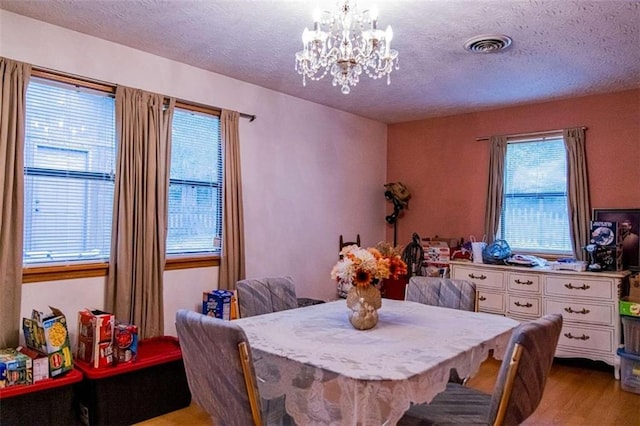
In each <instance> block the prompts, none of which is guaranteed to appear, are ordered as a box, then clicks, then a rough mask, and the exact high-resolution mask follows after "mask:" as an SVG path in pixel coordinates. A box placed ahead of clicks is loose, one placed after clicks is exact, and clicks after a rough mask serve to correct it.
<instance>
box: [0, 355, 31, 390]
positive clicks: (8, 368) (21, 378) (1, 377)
mask: <svg viewBox="0 0 640 426" xmlns="http://www.w3.org/2000/svg"><path fill="white" fill-rule="evenodd" d="M31 383H33V367H32V362H31V358H29V357H28V356H26V355H24V354H21V353H20V352H18V351H17V350H15V349H0V388H6V387H9V386H15V385H30V384H31Z"/></svg>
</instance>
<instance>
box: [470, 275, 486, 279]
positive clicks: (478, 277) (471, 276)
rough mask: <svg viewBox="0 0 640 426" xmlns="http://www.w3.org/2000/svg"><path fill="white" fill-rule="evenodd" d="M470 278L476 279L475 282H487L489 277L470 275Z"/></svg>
mask: <svg viewBox="0 0 640 426" xmlns="http://www.w3.org/2000/svg"><path fill="white" fill-rule="evenodd" d="M469 278H471V279H474V280H486V279H487V277H486V276H484V275H474V274H469Z"/></svg>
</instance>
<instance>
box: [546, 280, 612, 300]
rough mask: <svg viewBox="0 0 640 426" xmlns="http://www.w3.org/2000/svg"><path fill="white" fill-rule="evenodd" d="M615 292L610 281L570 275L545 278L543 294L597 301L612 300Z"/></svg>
mask: <svg viewBox="0 0 640 426" xmlns="http://www.w3.org/2000/svg"><path fill="white" fill-rule="evenodd" d="M616 291H617V290H616V288H615V285H614V284H613V283H612V282H610V281H607V280H597V279H588V278H582V277H577V276H571V275H570V276H567V277H560V276H554V277H547V279H546V284H545V294H548V295H553V296H563V297H571V298H573V297H584V298H590V299H598V300H603V299H606V300H613V299H614V296H615V295H616ZM615 297H617V296H615Z"/></svg>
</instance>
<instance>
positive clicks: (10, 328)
mask: <svg viewBox="0 0 640 426" xmlns="http://www.w3.org/2000/svg"><path fill="white" fill-rule="evenodd" d="M30 76H31V65H30V64H25V63H22V62H17V61H13V60H11V59H6V58H2V57H0V78H1V79H2V86H1V87H0V188H2V196H0V300H2V302H0V348H8V347H13V348H15V347H16V346H18V339H19V337H20V304H21V301H22V248H23V242H22V233H23V229H24V133H25V114H26V104H25V97H26V95H27V85H28V84H29V77H30Z"/></svg>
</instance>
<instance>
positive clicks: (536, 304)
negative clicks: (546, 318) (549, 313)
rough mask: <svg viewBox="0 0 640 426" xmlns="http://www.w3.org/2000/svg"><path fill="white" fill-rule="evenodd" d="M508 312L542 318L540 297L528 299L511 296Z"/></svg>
mask: <svg viewBox="0 0 640 426" xmlns="http://www.w3.org/2000/svg"><path fill="white" fill-rule="evenodd" d="M507 312H509V313H510V314H511V313H514V314H525V315H535V316H537V317H539V316H540V314H541V312H542V310H541V308H540V297H526V296H519V295H516V294H509V305H508V307H507Z"/></svg>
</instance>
